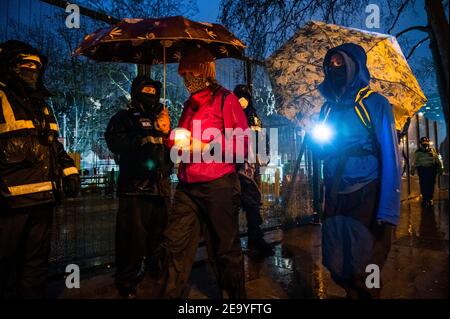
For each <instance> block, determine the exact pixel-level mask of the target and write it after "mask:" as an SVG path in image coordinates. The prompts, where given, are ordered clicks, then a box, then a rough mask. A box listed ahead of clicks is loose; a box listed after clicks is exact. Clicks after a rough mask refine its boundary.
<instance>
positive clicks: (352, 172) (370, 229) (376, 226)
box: [312, 43, 401, 298]
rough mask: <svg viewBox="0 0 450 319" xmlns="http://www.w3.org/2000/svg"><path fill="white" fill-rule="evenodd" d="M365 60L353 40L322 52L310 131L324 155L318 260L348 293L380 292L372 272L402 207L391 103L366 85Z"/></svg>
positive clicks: (387, 246)
mask: <svg viewBox="0 0 450 319" xmlns="http://www.w3.org/2000/svg"><path fill="white" fill-rule="evenodd" d="M366 62H367V56H366V53H365V51H364V49H363V48H362V47H361V46H359V45H356V44H353V43H345V44H342V45H340V46H337V47H335V48H332V49H330V50H329V51H328V52H327V54H326V56H325V59H324V64H323V68H324V74H325V80H324V81H323V82H322V83H321V84H320V86H319V91H320V93H321V94H322V96H323V97H324V98H325V103H324V105H323V106H322V109H321V114H320V118H319V123H318V124H317V125H316V127H315V128H314V129H313V131H312V136H313V138H314V140H313V141H314V142H315V144H314V149H315V153H316V155H318V156H319V158H321V159H323V178H324V185H325V205H324V214H323V217H324V221H323V227H322V256H323V263H324V265H325V266H326V267H327V268H328V269H329V270H330V272H331V275H332V278H333V280H334V281H335V282H336V283H338V284H339V285H340V286H342V287H343V288H344V289H345V290H346V292H347V297H348V298H377V297H379V295H380V290H381V280H379V278H378V277H377V274H376V273H375V272H377V270H379V272H377V273H381V268H382V267H383V265H384V263H385V261H386V259H387V255H388V253H389V250H390V246H391V237H392V234H393V230H394V226H395V225H397V223H398V221H399V212H400V182H401V181H400V178H401V177H400V176H401V166H400V158H399V152H398V148H397V147H398V146H397V145H398V142H397V133H396V129H395V121H394V117H393V113H392V106H391V105H390V104H389V102H388V100H387V99H386V98H385V97H384V96H382V95H380V94H378V93H376V92H374V91H372V90H371V89H370V86H369V82H370V73H369V70H368V68H367V66H366ZM366 271H367V272H366ZM369 275H371V276H370V277H368V276H369Z"/></svg>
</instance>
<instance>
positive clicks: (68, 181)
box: [63, 174, 81, 197]
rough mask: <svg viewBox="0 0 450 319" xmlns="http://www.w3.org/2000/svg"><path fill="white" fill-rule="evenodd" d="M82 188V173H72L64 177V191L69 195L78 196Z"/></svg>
mask: <svg viewBox="0 0 450 319" xmlns="http://www.w3.org/2000/svg"><path fill="white" fill-rule="evenodd" d="M80 189H81V183H80V175H78V174H72V175H69V176H66V177H64V178H63V191H64V194H65V195H66V196H67V197H77V195H78V194H79V193H80Z"/></svg>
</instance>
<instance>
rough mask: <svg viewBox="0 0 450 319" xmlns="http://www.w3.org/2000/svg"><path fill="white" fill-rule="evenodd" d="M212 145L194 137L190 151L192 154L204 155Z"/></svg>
mask: <svg viewBox="0 0 450 319" xmlns="http://www.w3.org/2000/svg"><path fill="white" fill-rule="evenodd" d="M209 148H210V145H209V143H204V142H202V141H200V140H198V139H196V138H194V137H192V138H191V145H190V151H191V153H196V152H198V153H200V154H201V153H203V152H205V151H207V150H209Z"/></svg>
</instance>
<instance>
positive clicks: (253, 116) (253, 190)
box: [233, 84, 274, 259]
mask: <svg viewBox="0 0 450 319" xmlns="http://www.w3.org/2000/svg"><path fill="white" fill-rule="evenodd" d="M233 93H234V94H235V95H236V96H237V98H238V99H239V103H240V104H241V106H242V108H243V110H244V113H245V116H246V117H247V121H248V126H249V128H250V129H251V130H253V131H255V133H256V134H257V137H258V138H262V136H261V130H262V122H261V120H260V118H259V116H258V114H257V113H256V110H255V108H254V107H253V101H252V94H251V92H250V90H249V88H248V87H247V86H246V85H243V84H239V85H237V86H236V87H235V88H234V91H233ZM255 142H256V143H258V142H257V141H255ZM257 158H259V157H257ZM260 166H261V163H260V161H259V160H257V161H256V163H250V162H249V161H245V162H244V163H243V164H240V165H239V166H238V167H237V171H238V175H239V181H240V183H241V205H242V209H243V210H244V211H245V217H246V219H247V233H248V244H247V248H248V250H249V252H250V256H251V257H254V258H256V259H259V258H263V257H268V256H272V255H273V254H274V250H273V248H272V246H271V245H270V244H268V243H267V242H266V241H265V240H264V233H263V231H262V230H261V224H262V222H263V220H262V218H261V213H260V209H261V202H262V198H261V189H260V182H261V174H260Z"/></svg>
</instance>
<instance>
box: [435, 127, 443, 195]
mask: <svg viewBox="0 0 450 319" xmlns="http://www.w3.org/2000/svg"><path fill="white" fill-rule="evenodd" d="M433 128H434V143H435V144H434V146H435V149H436V151H437V152H438V153H439V136H438V126H437V121H434V123H433ZM437 182H438V188H441V175H438V178H437Z"/></svg>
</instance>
